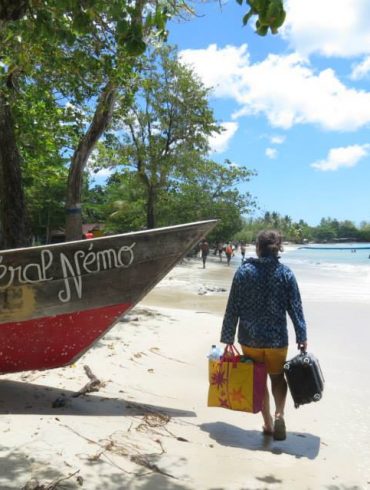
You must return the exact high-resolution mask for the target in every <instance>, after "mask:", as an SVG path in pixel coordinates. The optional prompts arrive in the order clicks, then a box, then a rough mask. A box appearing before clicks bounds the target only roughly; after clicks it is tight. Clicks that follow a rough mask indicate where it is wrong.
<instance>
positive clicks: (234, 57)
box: [179, 44, 249, 98]
mask: <svg viewBox="0 0 370 490" xmlns="http://www.w3.org/2000/svg"><path fill="white" fill-rule="evenodd" d="M179 59H180V60H181V61H182V62H183V63H185V64H187V65H190V66H191V67H192V68H193V69H194V71H195V72H196V73H197V74H198V75H199V76H200V78H201V80H202V82H203V83H204V84H205V85H206V86H207V87H212V88H213V89H214V90H213V93H214V96H215V97H232V98H237V96H238V94H237V90H238V86H239V84H240V81H241V78H242V76H243V73H244V70H245V67H247V66H248V65H249V53H248V46H247V45H246V44H242V45H241V46H240V47H236V46H225V48H223V49H218V47H217V45H216V44H210V45H209V46H208V48H207V49H184V50H182V51H180V52H179Z"/></svg>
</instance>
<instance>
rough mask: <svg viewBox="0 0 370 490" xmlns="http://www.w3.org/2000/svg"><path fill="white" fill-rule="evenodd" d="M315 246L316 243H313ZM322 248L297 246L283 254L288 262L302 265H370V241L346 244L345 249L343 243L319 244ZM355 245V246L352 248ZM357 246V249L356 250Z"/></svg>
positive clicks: (283, 257) (284, 259)
mask: <svg viewBox="0 0 370 490" xmlns="http://www.w3.org/2000/svg"><path fill="white" fill-rule="evenodd" d="M313 247H314V245H313ZM317 247H320V249H314V248H311V249H307V248H296V249H294V250H291V249H288V250H287V251H286V252H284V253H283V254H282V259H283V261H284V262H286V263H291V264H297V265H298V264H301V265H308V264H310V265H312V264H317V265H318V264H320V265H325V264H327V265H334V264H335V265H337V266H341V265H342V266H370V258H369V256H370V249H369V248H365V247H370V243H363V244H361V245H359V244H358V243H356V244H346V247H348V249H343V247H344V246H343V245H338V246H335V245H328V246H327V247H326V246H324V245H317ZM351 247H353V248H351ZM354 248H356V251H354Z"/></svg>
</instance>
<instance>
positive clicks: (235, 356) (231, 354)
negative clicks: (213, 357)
mask: <svg viewBox="0 0 370 490" xmlns="http://www.w3.org/2000/svg"><path fill="white" fill-rule="evenodd" d="M239 358H240V353H239V351H238V349H237V348H236V347H235V345H234V344H227V345H226V347H225V350H224V353H223V355H222V358H221V360H222V361H228V362H233V363H235V362H238V361H239Z"/></svg>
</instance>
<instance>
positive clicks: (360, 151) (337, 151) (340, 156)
mask: <svg viewBox="0 0 370 490" xmlns="http://www.w3.org/2000/svg"><path fill="white" fill-rule="evenodd" d="M369 151H370V145H369V144H367V145H351V146H342V147H339V148H332V149H331V150H330V151H329V153H328V156H327V158H326V160H320V161H318V162H314V163H311V167H313V168H316V169H317V170H322V171H324V172H325V171H328V170H331V171H335V170H338V169H339V168H341V167H347V168H348V167H354V166H356V165H357V164H358V162H359V161H360V160H361V159H362V158H364V157H365V156H367V155H368V154H369Z"/></svg>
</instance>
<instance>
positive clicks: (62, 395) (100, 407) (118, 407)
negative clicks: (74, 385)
mask: <svg viewBox="0 0 370 490" xmlns="http://www.w3.org/2000/svg"><path fill="white" fill-rule="evenodd" d="M74 394H75V392H73V391H69V390H62V389H59V388H55V387H52V386H44V385H37V384H31V383H25V382H20V381H8V380H3V381H0V415H4V414H44V415H45V414H52V415H57V414H64V415H104V416H112V417H119V416H126V415H127V416H133V415H145V414H148V413H150V412H155V413H158V412H160V413H163V414H166V415H169V416H170V417H195V413H194V412H191V411H188V410H177V409H174V408H168V407H161V406H157V405H148V404H139V403H135V402H131V401H127V400H124V399H121V398H108V397H104V396H99V395H91V394H89V395H83V396H79V397H77V398H76V397H73V395H74ZM56 400H61V401H64V403H61V404H59V406H58V404H55V401H56ZM56 405H57V406H56Z"/></svg>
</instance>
